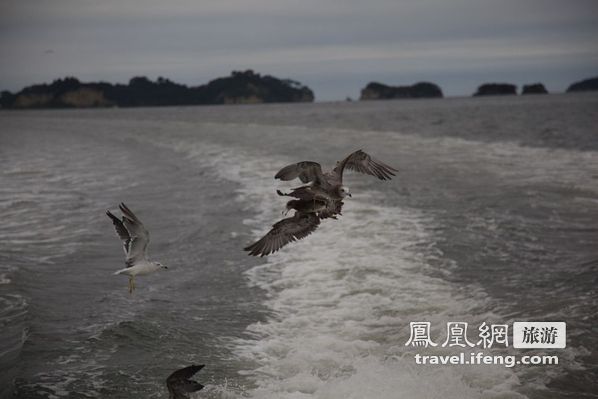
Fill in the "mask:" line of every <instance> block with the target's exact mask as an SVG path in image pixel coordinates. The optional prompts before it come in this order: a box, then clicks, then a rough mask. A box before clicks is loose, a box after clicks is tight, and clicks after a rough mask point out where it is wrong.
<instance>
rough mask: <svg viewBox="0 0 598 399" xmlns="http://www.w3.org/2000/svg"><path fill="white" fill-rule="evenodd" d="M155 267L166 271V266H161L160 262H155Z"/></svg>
mask: <svg viewBox="0 0 598 399" xmlns="http://www.w3.org/2000/svg"><path fill="white" fill-rule="evenodd" d="M156 266H158V267H159V268H160V269H163V270H166V269H168V266H166V265H163V264H162V263H160V262H156Z"/></svg>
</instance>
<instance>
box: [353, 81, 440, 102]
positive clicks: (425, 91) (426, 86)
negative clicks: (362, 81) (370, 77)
mask: <svg viewBox="0 0 598 399" xmlns="http://www.w3.org/2000/svg"><path fill="white" fill-rule="evenodd" d="M442 97H443V95H442V90H441V89H440V87H438V85H436V84H434V83H430V82H419V83H415V84H413V85H411V86H387V85H385V84H382V83H378V82H370V83H368V84H367V86H366V87H365V88H363V89H362V90H361V96H360V98H359V99H360V100H388V99H397V98H442Z"/></svg>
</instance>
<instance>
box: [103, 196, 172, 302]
mask: <svg viewBox="0 0 598 399" xmlns="http://www.w3.org/2000/svg"><path fill="white" fill-rule="evenodd" d="M118 208H119V209H120V211H121V212H122V214H123V216H122V220H121V219H119V218H117V217H116V216H114V215H113V214H112V212H110V211H109V210H107V211H106V215H108V217H109V218H110V219H111V220H112V223H113V224H114V229H115V230H116V234H118V237H119V238H120V239H121V240H122V242H123V249H124V250H125V265H126V267H125V268H124V269H121V270H117V271H116V272H114V274H115V275H116V274H125V275H127V276H129V293H132V292H133V291H134V290H135V276H139V275H144V274H150V273H154V272H156V271H158V270H162V269H168V267H167V266H164V265H163V264H161V263H159V262H152V261H150V260H149V259H147V246H148V244H149V240H150V235H149V231H147V230H146V228H145V227H143V223H141V220H139V218H137V216H135V214H134V213H133V212H132V211H131V210H130V209H129V208H128V207H127V206H126V205H125V204H124V202H121V203H120V205H119V206H118Z"/></svg>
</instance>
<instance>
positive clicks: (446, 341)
mask: <svg viewBox="0 0 598 399" xmlns="http://www.w3.org/2000/svg"><path fill="white" fill-rule="evenodd" d="M469 327H470V326H469V323H467V322H462V321H450V322H448V323H446V334H445V336H444V337H442V338H441V339H440V340H435V339H433V337H432V336H431V323H430V322H429V321H415V322H410V323H409V329H410V334H409V340H408V341H407V342H406V343H405V346H413V347H420V348H428V347H436V346H440V347H443V348H444V347H461V348H473V347H480V348H484V349H487V348H492V347H497V346H500V347H505V348H506V347H509V345H510V344H512V346H513V348H537V349H550V348H554V349H562V348H565V346H566V340H567V326H566V323H565V322H560V321H559V322H536V321H534V322H529V321H525V322H518V321H516V322H514V323H513V325H512V328H511V329H510V328H509V327H510V326H509V325H508V324H488V323H486V322H483V323H482V324H481V325H479V326H478V328H477V337H476V339H472V338H471V335H470V333H469V332H468V329H469ZM509 330H511V331H512V335H511V336H510V335H509ZM509 338H510V339H509Z"/></svg>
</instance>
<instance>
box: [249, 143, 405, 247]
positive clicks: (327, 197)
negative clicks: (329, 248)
mask: <svg viewBox="0 0 598 399" xmlns="http://www.w3.org/2000/svg"><path fill="white" fill-rule="evenodd" d="M345 169H348V170H354V171H357V172H361V173H365V174H368V175H371V176H375V177H377V178H378V179H380V180H390V179H391V178H392V176H395V173H394V172H398V171H397V169H394V168H393V167H391V166H388V165H387V164H385V163H384V162H381V161H378V160H376V159H374V158H372V157H371V156H370V155H368V154H367V153H365V152H364V151H362V150H357V151H355V152H353V153H351V154H349V155H348V156H347V157H346V158H345V159H343V160H342V161H338V162H337V163H336V167H335V168H334V169H333V170H332V171H331V172H323V171H322V166H321V165H320V164H319V163H317V162H312V161H303V162H298V163H294V164H291V165H288V166H285V167H284V168H282V169H281V170H280V171H279V172H278V173H277V174H276V176H274V178H275V179H280V180H283V181H290V180H294V179H296V178H299V179H300V180H301V182H302V183H307V184H306V185H304V186H301V187H297V188H295V189H293V190H292V191H291V192H290V193H283V192H281V191H280V190H277V193H278V195H284V196H289V197H293V198H296V199H295V200H291V201H289V202H287V205H286V209H287V212H288V211H290V210H291V209H294V210H295V214H294V215H293V216H292V217H290V218H286V219H282V220H281V221H279V222H277V223H275V224H274V225H273V226H272V229H271V230H270V231H269V232H268V233H267V234H266V235H265V236H264V237H262V238H261V239H260V240H258V241H257V242H255V243H253V244H251V245H249V246H247V247H245V248H244V250H245V251H248V252H249V255H253V256H266V255H269V254H271V253H274V252H276V251H278V250H279V249H280V248H282V247H283V246H285V245H287V244H288V243H290V242H292V241H296V240H300V239H302V238H304V237H307V236H308V235H310V234H311V233H313V232H314V231H315V230H316V229H317V228H318V226H319V225H320V220H321V219H326V218H333V219H336V215H341V211H342V207H343V199H345V198H346V197H351V193H350V192H349V189H348V188H347V187H346V186H344V185H343V172H344V171H345Z"/></svg>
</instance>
